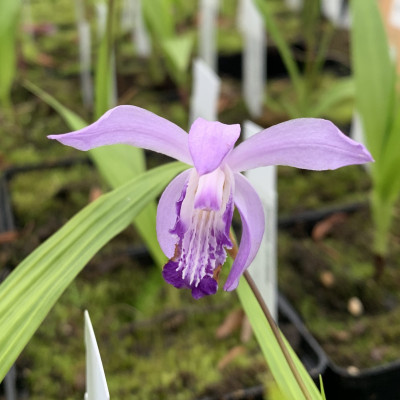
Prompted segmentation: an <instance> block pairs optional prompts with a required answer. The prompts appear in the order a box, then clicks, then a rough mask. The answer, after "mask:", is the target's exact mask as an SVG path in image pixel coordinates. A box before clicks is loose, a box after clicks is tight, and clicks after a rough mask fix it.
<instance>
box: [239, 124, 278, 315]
mask: <svg viewBox="0 0 400 400" xmlns="http://www.w3.org/2000/svg"><path fill="white" fill-rule="evenodd" d="M262 130H263V128H261V127H260V126H258V125H256V124H254V123H253V122H250V121H245V122H244V124H243V131H244V132H243V133H244V137H245V138H249V137H251V136H252V135H254V134H256V133H258V132H260V131H262ZM246 176H247V178H248V179H249V181H250V182H251V184H252V185H253V187H254V189H255V190H256V192H257V193H258V195H259V196H260V199H261V202H262V204H263V208H264V216H265V232H264V236H263V239H262V242H261V245H260V249H259V250H258V253H257V255H256V257H255V258H254V260H253V262H252V264H251V265H250V268H249V273H250V275H251V277H252V278H253V279H254V281H255V282H256V283H257V287H258V289H259V291H260V292H261V295H262V296H263V299H264V301H265V303H266V304H267V306H268V308H269V310H270V312H271V315H272V316H273V318H274V319H275V321H277V315H278V299H277V292H278V289H277V278H276V275H277V272H276V269H277V229H278V222H277V221H278V218H277V190H276V179H277V178H276V167H275V166H274V165H272V166H269V167H261V168H255V169H252V170H250V171H247V172H246Z"/></svg>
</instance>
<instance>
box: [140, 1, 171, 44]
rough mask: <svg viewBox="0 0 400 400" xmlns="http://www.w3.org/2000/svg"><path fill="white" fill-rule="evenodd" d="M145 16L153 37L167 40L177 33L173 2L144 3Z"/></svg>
mask: <svg viewBox="0 0 400 400" xmlns="http://www.w3.org/2000/svg"><path fill="white" fill-rule="evenodd" d="M142 8H143V15H144V18H145V20H146V22H147V26H148V27H149V29H150V32H151V33H152V35H153V36H154V37H155V38H156V39H157V40H161V39H165V38H167V37H170V36H172V35H173V34H174V32H175V23H174V18H173V10H172V2H171V0H151V1H142Z"/></svg>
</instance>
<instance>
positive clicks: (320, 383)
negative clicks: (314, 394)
mask: <svg viewBox="0 0 400 400" xmlns="http://www.w3.org/2000/svg"><path fill="white" fill-rule="evenodd" d="M319 386H320V387H321V396H322V400H326V396H325V389H324V382H323V381H322V376H321V375H320V376H319Z"/></svg>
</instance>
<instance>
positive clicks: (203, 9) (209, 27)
mask: <svg viewBox="0 0 400 400" xmlns="http://www.w3.org/2000/svg"><path fill="white" fill-rule="evenodd" d="M218 8H219V0H201V1H200V16H201V19H200V35H199V36H200V37H199V53H200V58H201V59H203V60H204V61H205V63H206V64H207V65H208V66H209V67H210V68H211V69H212V70H213V71H216V70H217V51H216V29H215V27H216V19H217V16H218Z"/></svg>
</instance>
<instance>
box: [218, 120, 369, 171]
mask: <svg viewBox="0 0 400 400" xmlns="http://www.w3.org/2000/svg"><path fill="white" fill-rule="evenodd" d="M369 161H373V159H372V157H371V155H370V154H369V152H368V150H366V148H365V147H364V146H363V145H361V144H359V143H357V142H355V141H354V140H352V139H350V138H348V137H347V136H345V135H344V134H343V133H342V132H340V130H339V129H338V128H337V127H336V126H335V125H334V124H333V123H332V122H330V121H327V120H324V119H317V118H300V119H294V120H290V121H287V122H283V123H281V124H278V125H275V126H272V127H271V128H268V129H265V130H263V131H261V132H259V133H257V134H256V135H254V136H252V137H251V138H249V139H247V140H245V141H244V142H243V143H241V144H240V145H239V146H237V147H236V148H235V149H234V150H233V151H232V153H231V154H229V156H228V157H227V159H226V162H227V164H228V165H229V166H230V168H231V169H232V170H233V171H234V172H239V171H245V170H248V169H251V168H256V167H262V166H267V165H289V166H292V167H297V168H304V169H312V170H318V171H319V170H325V169H336V168H339V167H343V166H345V165H350V164H363V163H366V162H369Z"/></svg>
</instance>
